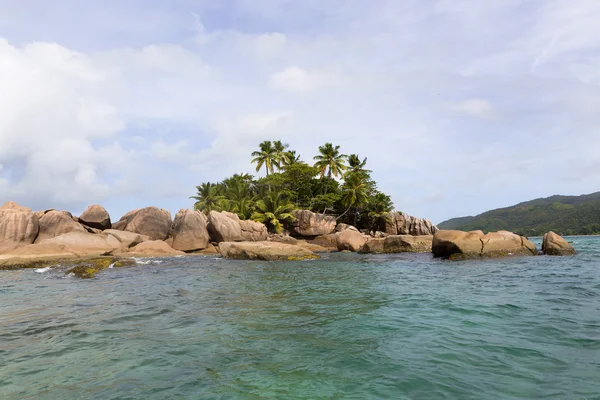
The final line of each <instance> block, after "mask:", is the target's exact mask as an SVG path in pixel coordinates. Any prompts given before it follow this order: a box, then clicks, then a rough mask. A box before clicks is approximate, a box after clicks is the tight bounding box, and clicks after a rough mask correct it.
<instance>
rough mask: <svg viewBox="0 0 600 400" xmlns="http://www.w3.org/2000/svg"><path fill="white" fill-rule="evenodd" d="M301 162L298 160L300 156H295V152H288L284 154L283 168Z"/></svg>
mask: <svg viewBox="0 0 600 400" xmlns="http://www.w3.org/2000/svg"><path fill="white" fill-rule="evenodd" d="M301 162H302V160H300V154H296V150H290V151H286V152H285V159H284V161H283V166H284V167H287V166H290V165H294V164H300V163H301Z"/></svg>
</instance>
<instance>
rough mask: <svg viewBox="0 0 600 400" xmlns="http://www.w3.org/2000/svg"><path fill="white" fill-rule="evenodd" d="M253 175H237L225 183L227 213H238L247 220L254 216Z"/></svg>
mask: <svg viewBox="0 0 600 400" xmlns="http://www.w3.org/2000/svg"><path fill="white" fill-rule="evenodd" d="M251 184H252V175H249V174H235V175H233V176H232V177H230V178H227V179H225V180H224V181H223V183H222V185H223V187H224V189H223V192H224V195H225V198H226V199H227V205H226V206H223V205H222V207H223V208H226V209H227V211H230V212H234V213H237V214H238V216H239V217H240V218H241V219H247V218H249V217H250V215H251V214H252V212H251V210H252V208H253V200H254V193H253V192H252V187H251Z"/></svg>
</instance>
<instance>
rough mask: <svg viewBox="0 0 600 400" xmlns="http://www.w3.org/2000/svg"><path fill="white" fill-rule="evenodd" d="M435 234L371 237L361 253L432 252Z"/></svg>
mask: <svg viewBox="0 0 600 400" xmlns="http://www.w3.org/2000/svg"><path fill="white" fill-rule="evenodd" d="M432 242H433V236H431V235H428V236H412V235H390V236H387V237H385V238H370V239H369V240H367V242H366V243H365V244H364V246H363V247H362V248H361V249H360V251H359V252H360V253H430V252H431V245H432Z"/></svg>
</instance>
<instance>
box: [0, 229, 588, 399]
mask: <svg viewBox="0 0 600 400" xmlns="http://www.w3.org/2000/svg"><path fill="white" fill-rule="evenodd" d="M537 240H538V241H537V244H538V245H539V239H537ZM568 240H569V241H571V242H572V243H573V246H574V247H575V248H576V250H578V255H577V256H575V257H565V258H560V257H554V258H552V257H546V256H539V257H529V258H509V259H502V260H476V261H464V262H449V261H442V260H435V259H432V257H431V256H430V255H429V254H420V255H412V254H399V255H376V256H375V255H357V254H332V255H327V256H326V257H325V258H323V259H321V260H317V261H306V262H271V263H269V262H245V261H230V260H223V259H218V258H191V257H184V258H170V259H152V260H140V263H139V265H138V266H135V267H131V268H125V269H109V270H105V271H102V272H101V273H99V274H98V275H97V277H96V278H95V279H92V280H79V279H76V278H73V277H70V276H66V275H65V273H64V269H61V268H60V267H59V266H57V267H55V268H51V269H40V270H21V271H0V399H3V400H12V399H36V400H37V399H145V400H147V399H494V400H498V399H542V398H543V399H600V238H598V237H571V238H568Z"/></svg>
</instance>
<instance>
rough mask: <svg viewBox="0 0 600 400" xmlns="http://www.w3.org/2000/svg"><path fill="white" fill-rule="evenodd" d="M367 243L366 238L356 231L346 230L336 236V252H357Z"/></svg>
mask: <svg viewBox="0 0 600 400" xmlns="http://www.w3.org/2000/svg"><path fill="white" fill-rule="evenodd" d="M366 242H367V237H365V236H364V235H363V234H362V233H360V232H359V231H357V230H356V229H346V230H345V231H343V232H340V233H338V234H337V238H336V244H337V249H338V251H344V250H349V251H359V250H360V249H361V248H362V247H363V245H364V244H365V243H366Z"/></svg>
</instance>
